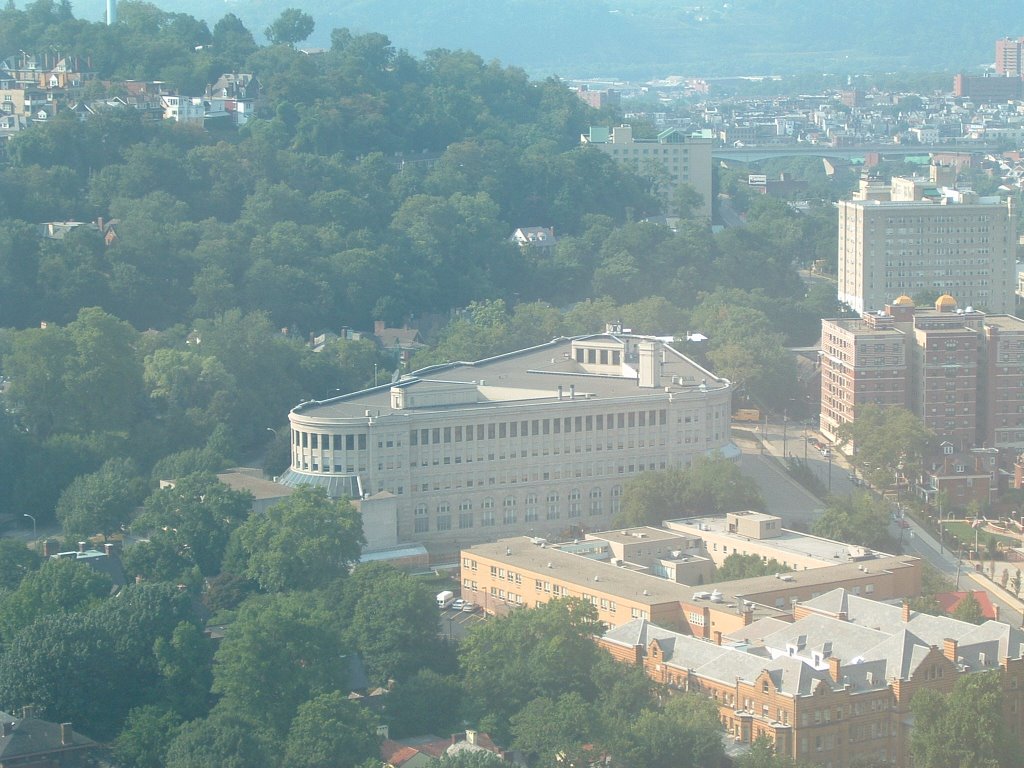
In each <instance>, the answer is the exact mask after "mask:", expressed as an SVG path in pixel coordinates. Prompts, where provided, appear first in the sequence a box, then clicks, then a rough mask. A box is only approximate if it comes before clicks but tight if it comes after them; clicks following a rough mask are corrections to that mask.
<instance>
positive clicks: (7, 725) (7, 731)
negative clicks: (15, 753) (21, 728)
mask: <svg viewBox="0 0 1024 768" xmlns="http://www.w3.org/2000/svg"><path fill="white" fill-rule="evenodd" d="M13 732H14V723H13V722H12V721H10V720H4V730H3V735H4V736H10V735H11V734H12V733H13Z"/></svg>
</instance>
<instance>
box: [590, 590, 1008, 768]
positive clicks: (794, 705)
mask: <svg viewBox="0 0 1024 768" xmlns="http://www.w3.org/2000/svg"><path fill="white" fill-rule="evenodd" d="M600 644H601V645H602V647H604V648H605V649H607V650H608V651H609V652H610V653H612V654H613V655H614V656H615V657H616V658H617V659H619V660H620V661H626V662H629V663H632V664H640V665H642V666H643V667H644V669H645V671H646V672H647V674H648V676H649V677H650V678H651V679H652V680H655V681H657V682H659V683H663V684H665V685H668V686H670V687H671V688H677V689H679V690H685V691H691V692H699V693H702V694H704V695H705V696H708V697H710V698H712V699H713V700H714V701H715V702H716V704H717V705H718V708H719V713H720V717H721V721H722V725H723V726H724V727H725V728H726V729H727V731H728V732H729V733H730V734H732V736H733V737H734V738H735V739H736V740H737V741H740V742H743V743H751V742H753V741H754V740H756V739H757V738H758V737H760V736H765V737H767V738H769V739H771V740H772V741H773V742H774V743H775V745H776V749H777V751H778V752H780V753H781V754H784V755H788V756H790V757H792V758H794V759H796V760H798V761H800V762H801V763H805V762H806V763H814V764H818V765H822V766H826V767H828V768H847V767H848V766H853V765H856V764H859V763H864V762H871V763H874V764H886V763H889V764H895V765H909V749H908V744H909V734H910V729H911V721H912V718H911V717H910V703H911V701H912V699H913V697H914V695H915V694H916V693H917V691H919V690H925V689H931V690H938V691H941V692H949V691H951V690H952V688H953V685H954V684H955V683H956V680H957V679H958V678H959V677H960V676H962V675H966V674H974V673H978V672H984V671H989V670H999V672H1000V674H1001V675H1002V678H1003V681H1004V707H1005V710H1004V711H1005V717H1006V719H1007V724H1008V725H1009V727H1010V729H1011V730H1012V731H1013V732H1017V733H1019V732H1020V731H1021V729H1022V727H1024V706H1022V705H1024V701H1022V697H1024V690H1022V688H1021V681H1022V680H1024V658H1022V655H1021V649H1022V645H1024V632H1022V631H1021V630H1020V629H1018V628H1016V627H1011V626H1009V625H1006V624H1000V623H999V622H995V621H989V622H986V623H985V624H983V625H981V626H976V625H974V624H968V623H965V622H961V621H957V620H955V619H952V618H949V617H939V616H930V615H927V614H921V613H917V612H914V611H911V610H910V608H909V606H908V605H904V606H903V607H902V608H900V607H899V606H893V605H887V604H884V603H879V602H875V601H873V600H868V599H865V598H859V597H855V596H853V595H850V594H848V593H847V592H846V591H845V590H842V589H838V590H834V591H833V592H829V593H826V594H824V595H821V596H820V597H819V598H816V599H814V600H811V601H808V602H806V603H803V604H799V605H797V606H796V609H795V611H794V621H793V622H792V623H787V622H785V621H781V620H779V619H777V618H768V619H763V620H760V621H757V622H755V623H753V624H750V625H748V626H745V627H743V628H742V629H740V630H739V631H737V632H733V633H731V634H730V635H728V636H726V637H725V638H723V642H722V644H721V645H719V644H716V643H711V642H707V641H705V640H699V639H697V638H694V637H690V636H686V635H681V634H678V633H674V632H671V631H668V630H665V629H662V628H660V627H657V626H655V625H653V624H651V623H649V622H647V621H645V620H638V621H633V622H630V623H629V624H626V625H623V626H622V627H619V628H617V629H614V630H610V631H609V632H607V633H606V634H605V636H604V637H603V638H602V639H601V640H600Z"/></svg>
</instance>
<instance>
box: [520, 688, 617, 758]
mask: <svg viewBox="0 0 1024 768" xmlns="http://www.w3.org/2000/svg"><path fill="white" fill-rule="evenodd" d="M597 725H598V723H597V721H596V719H595V717H594V712H593V708H592V705H591V704H590V703H589V702H588V701H587V700H585V699H584V698H583V697H582V696H581V695H580V694H579V693H577V692H575V691H573V692H571V693H566V694H563V695H562V696H559V697H558V698H557V699H554V698H548V697H546V696H542V697H540V698H537V699H534V700H533V701H530V702H528V703H527V704H526V706H524V707H523V708H522V709H521V710H519V712H517V713H516V714H514V715H513V716H512V720H511V723H510V727H511V730H512V736H513V739H512V746H513V747H514V748H515V749H519V750H522V751H523V752H526V753H527V754H529V755H532V756H533V759H534V761H535V762H536V763H537V764H539V765H555V764H556V763H557V762H559V755H571V756H572V757H573V758H576V757H577V756H579V755H580V754H581V751H582V747H583V745H584V744H585V743H587V742H589V741H591V740H592V738H593V736H594V735H595V728H596V726H597Z"/></svg>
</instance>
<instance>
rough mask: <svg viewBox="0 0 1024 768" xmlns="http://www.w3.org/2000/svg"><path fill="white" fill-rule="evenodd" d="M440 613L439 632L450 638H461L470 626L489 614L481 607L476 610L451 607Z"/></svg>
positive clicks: (439, 634) (440, 634) (441, 635)
mask: <svg viewBox="0 0 1024 768" xmlns="http://www.w3.org/2000/svg"><path fill="white" fill-rule="evenodd" d="M438 613H439V614H440V619H439V620H438V627H437V634H438V636H440V637H444V638H447V639H449V640H461V639H462V638H464V637H465V636H466V632H467V631H468V630H469V628H470V627H472V626H473V625H474V624H476V623H478V622H481V621H485V620H486V619H487V615H486V614H485V613H484V612H483V611H482V610H480V608H479V607H478V608H477V609H476V610H475V611H456V610H454V609H453V608H451V607H449V608H445V609H443V610H440V611H438Z"/></svg>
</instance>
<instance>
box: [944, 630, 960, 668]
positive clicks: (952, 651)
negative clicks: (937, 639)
mask: <svg viewBox="0 0 1024 768" xmlns="http://www.w3.org/2000/svg"><path fill="white" fill-rule="evenodd" d="M956 646H957V642H956V640H954V639H953V638H951V637H947V638H946V639H945V640H943V641H942V655H943V656H945V657H946V658H947V659H949V660H950V661H952V662H953V663H954V664H956Z"/></svg>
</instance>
